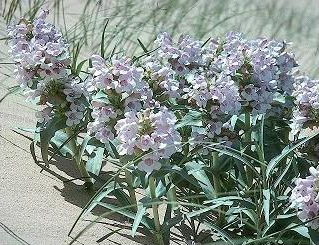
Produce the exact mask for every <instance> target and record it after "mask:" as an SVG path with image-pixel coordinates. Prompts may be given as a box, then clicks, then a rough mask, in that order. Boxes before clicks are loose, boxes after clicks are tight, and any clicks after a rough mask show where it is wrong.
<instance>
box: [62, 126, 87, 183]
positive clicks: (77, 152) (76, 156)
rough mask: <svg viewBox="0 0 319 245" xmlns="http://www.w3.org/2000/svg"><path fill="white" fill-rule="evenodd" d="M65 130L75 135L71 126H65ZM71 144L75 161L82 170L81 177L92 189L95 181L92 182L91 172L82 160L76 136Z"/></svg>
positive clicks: (70, 134) (68, 133)
mask: <svg viewBox="0 0 319 245" xmlns="http://www.w3.org/2000/svg"><path fill="white" fill-rule="evenodd" d="M65 132H66V134H67V135H68V137H71V136H72V135H73V131H72V130H71V129H70V128H65ZM69 146H70V148H71V151H72V152H73V156H74V160H75V163H76V165H77V167H78V169H79V171H80V174H81V177H82V178H83V179H84V181H85V187H87V188H88V189H91V188H92V186H93V183H92V180H91V177H90V175H89V173H88V172H87V170H86V167H85V165H84V163H83V161H82V156H81V153H80V149H79V147H78V146H77V144H76V140H75V137H73V138H72V139H71V140H70V142H69Z"/></svg>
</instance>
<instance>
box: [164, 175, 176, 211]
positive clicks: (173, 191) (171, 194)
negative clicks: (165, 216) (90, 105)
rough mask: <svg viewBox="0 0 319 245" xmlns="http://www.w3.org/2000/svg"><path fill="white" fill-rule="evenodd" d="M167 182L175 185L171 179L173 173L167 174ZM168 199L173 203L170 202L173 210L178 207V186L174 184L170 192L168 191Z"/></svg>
mask: <svg viewBox="0 0 319 245" xmlns="http://www.w3.org/2000/svg"><path fill="white" fill-rule="evenodd" d="M165 182H166V185H169V184H170V183H171V184H172V185H173V183H172V180H171V174H168V175H166V176H165ZM167 199H168V201H169V202H171V203H172V204H169V205H170V206H171V207H172V210H174V209H177V208H178V205H177V196H176V187H175V186H173V187H171V188H170V189H169V190H168V192H167Z"/></svg>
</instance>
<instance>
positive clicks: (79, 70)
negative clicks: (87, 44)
mask: <svg viewBox="0 0 319 245" xmlns="http://www.w3.org/2000/svg"><path fill="white" fill-rule="evenodd" d="M85 62H87V59H86V60H82V61H81V62H80V63H79V64H78V65H77V67H76V71H75V75H76V76H79V74H80V73H81V70H82V67H83V65H84V64H85Z"/></svg>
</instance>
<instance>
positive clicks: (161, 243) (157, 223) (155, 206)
mask: <svg viewBox="0 0 319 245" xmlns="http://www.w3.org/2000/svg"><path fill="white" fill-rule="evenodd" d="M155 181H156V180H155V178H154V177H152V176H151V177H150V179H149V187H150V193H151V199H152V202H155V201H156V193H155V188H156V183H155ZM152 209H153V216H154V225H155V238H156V241H157V244H158V245H164V240H163V236H162V231H161V223H160V220H159V213H158V204H156V203H153V204H152Z"/></svg>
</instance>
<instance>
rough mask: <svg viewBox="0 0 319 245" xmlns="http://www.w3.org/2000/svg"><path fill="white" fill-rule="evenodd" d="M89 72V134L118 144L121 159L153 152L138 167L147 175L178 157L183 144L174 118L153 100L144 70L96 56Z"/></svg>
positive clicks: (126, 60) (117, 60)
mask: <svg viewBox="0 0 319 245" xmlns="http://www.w3.org/2000/svg"><path fill="white" fill-rule="evenodd" d="M90 72H91V74H92V76H91V78H90V79H89V80H88V82H87V84H86V88H87V90H88V91H89V92H90V94H91V96H92V103H91V104H92V108H93V111H92V113H91V116H92V118H93V121H92V122H90V123H89V124H88V133H89V134H92V135H94V137H95V138H96V139H98V140H100V141H101V142H102V143H106V142H107V141H108V140H113V139H116V140H118V141H119V143H120V144H119V154H120V155H132V154H138V153H141V152H147V151H153V152H152V153H149V154H146V155H145V156H144V157H143V159H142V161H141V162H140V163H139V165H138V167H139V168H140V169H141V170H144V171H146V172H151V171H153V170H155V169H159V167H160V166H161V164H160V163H159V160H161V159H168V158H169V157H170V156H171V155H172V154H173V153H175V152H176V151H177V149H178V145H179V144H180V141H181V140H180V136H179V133H178V132H177V131H176V130H175V129H174V125H175V122H176V121H177V120H176V118H175V115H174V114H173V113H171V112H169V111H168V109H167V108H164V107H159V104H158V103H157V102H156V101H155V100H154V99H153V98H152V96H153V92H152V90H151V89H150V87H149V84H148V83H147V82H146V81H145V80H144V69H143V68H142V67H135V66H133V65H132V64H131V61H130V59H128V58H126V57H122V58H119V59H115V60H113V61H112V62H111V64H107V63H106V61H105V60H104V59H103V58H102V57H100V56H98V55H93V56H92V68H90ZM155 111H156V112H155ZM114 129H115V130H114Z"/></svg>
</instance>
